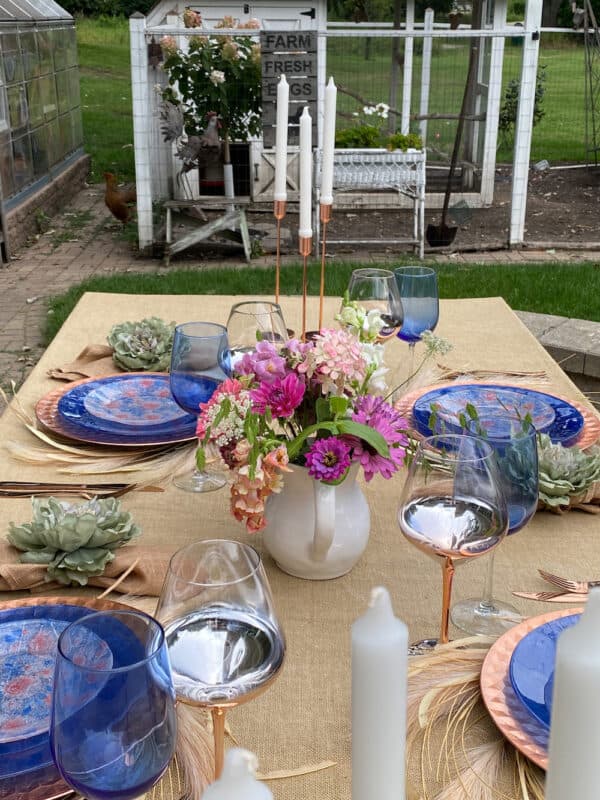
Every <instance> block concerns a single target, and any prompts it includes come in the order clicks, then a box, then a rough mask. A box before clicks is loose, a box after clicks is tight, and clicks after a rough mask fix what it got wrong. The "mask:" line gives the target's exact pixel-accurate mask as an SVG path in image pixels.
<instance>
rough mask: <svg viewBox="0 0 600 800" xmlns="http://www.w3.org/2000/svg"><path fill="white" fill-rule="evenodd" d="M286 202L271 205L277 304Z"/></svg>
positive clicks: (280, 201)
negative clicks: (273, 223) (282, 225)
mask: <svg viewBox="0 0 600 800" xmlns="http://www.w3.org/2000/svg"><path fill="white" fill-rule="evenodd" d="M286 207H287V202H286V201H285V200H275V201H274V203H273V216H274V217H275V219H276V220H277V246H276V248H277V249H276V254H275V302H276V303H279V278H280V273H281V220H282V219H284V217H285V214H286Z"/></svg>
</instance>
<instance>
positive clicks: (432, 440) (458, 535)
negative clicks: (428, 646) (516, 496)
mask: <svg viewBox="0 0 600 800" xmlns="http://www.w3.org/2000/svg"><path fill="white" fill-rule="evenodd" d="M398 524H399V526H400V530H401V531H402V533H403V534H404V536H405V537H406V538H407V539H408V541H409V542H411V543H412V544H414V545H415V546H416V547H418V548H419V550H422V551H423V552H424V553H426V554H427V555H429V556H432V557H433V558H435V559H439V560H441V564H442V578H443V583H442V617H441V625H440V637H439V642H440V643H442V644H443V643H446V642H447V641H448V620H449V611H450V599H451V594H452V579H453V577H454V569H455V564H456V563H457V562H460V561H462V560H464V559H468V558H476V557H479V556H482V555H484V554H485V553H488V552H489V551H490V550H493V548H494V547H497V545H498V544H500V542H501V541H502V538H503V537H504V536H505V534H506V530H507V526H508V515H507V509H506V502H505V500H504V495H503V493H502V488H501V484H500V476H499V475H498V468H497V465H496V458H495V455H494V450H493V448H492V446H491V445H490V444H489V443H488V442H486V441H484V440H483V439H480V438H478V437H475V436H469V435H466V434H444V435H439V436H430V437H428V438H426V439H423V440H422V441H421V442H419V444H418V446H417V449H416V452H415V455H414V457H413V459H412V461H411V464H410V467H409V470H408V476H407V479H406V483H405V484H404V489H403V491H402V496H401V500H400V507H399V510H398ZM428 641H429V642H431V641H433V640H428Z"/></svg>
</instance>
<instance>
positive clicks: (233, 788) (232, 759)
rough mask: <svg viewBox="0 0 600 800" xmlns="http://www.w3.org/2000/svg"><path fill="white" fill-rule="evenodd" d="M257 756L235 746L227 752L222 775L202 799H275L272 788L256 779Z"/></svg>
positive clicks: (205, 791) (206, 790)
mask: <svg viewBox="0 0 600 800" xmlns="http://www.w3.org/2000/svg"><path fill="white" fill-rule="evenodd" d="M257 766H258V762H257V759H256V756H255V755H254V754H253V753H251V752H250V751H249V750H243V749H242V748H241V747H233V748H232V749H231V750H228V751H227V752H226V753H225V761H224V763H223V771H222V773H221V777H220V778H219V779H218V780H216V781H215V782H214V783H211V785H210V786H207V787H206V789H205V790H204V792H203V794H202V800H242V798H243V800H273V795H272V793H271V790H270V789H268V788H267V787H266V786H265V784H264V783H261V782H260V781H258V780H256V777H255V773H256V769H257Z"/></svg>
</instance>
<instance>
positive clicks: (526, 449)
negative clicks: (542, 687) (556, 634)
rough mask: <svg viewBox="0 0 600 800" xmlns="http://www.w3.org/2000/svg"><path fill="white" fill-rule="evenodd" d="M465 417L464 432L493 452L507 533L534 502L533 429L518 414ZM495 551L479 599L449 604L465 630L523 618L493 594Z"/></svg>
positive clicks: (490, 631)
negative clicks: (505, 516)
mask: <svg viewBox="0 0 600 800" xmlns="http://www.w3.org/2000/svg"><path fill="white" fill-rule="evenodd" d="M477 412H478V414H477V419H471V420H468V421H467V427H466V429H465V430H466V432H467V433H468V434H471V435H474V436H481V437H482V438H485V440H486V441H487V442H488V443H489V444H490V445H491V447H492V448H493V449H494V452H495V453H496V460H497V462H498V471H499V474H500V483H501V486H502V490H503V492H504V496H505V499H506V504H507V507H508V533H509V534H513V533H516V532H517V531H520V530H521V529H522V528H523V527H524V526H525V525H526V524H527V523H528V522H529V520H530V519H531V517H532V516H533V515H534V514H535V512H536V509H537V504H538V453H537V433H536V430H535V428H534V427H533V425H532V424H531V423H530V422H528V421H527V420H525V419H523V418H522V417H519V416H516V415H511V414H509V413H502V412H500V413H499V412H498V408H497V407H496V408H495V409H494V410H493V411H491V410H490V411H489V412H488V411H485V410H484V409H481V408H479V409H478V410H477ZM493 576H494V552H492V554H491V557H490V559H489V560H488V567H487V573H486V580H485V589H484V595H483V598H478V599H470V600H464V601H462V602H460V603H457V604H456V605H454V606H453V607H452V610H451V612H450V617H451V619H452V622H453V623H454V624H455V625H456V626H457V627H458V628H461V630H463V631H466V632H467V633H473V634H482V635H484V636H498V635H500V634H501V633H504V631H506V630H508V629H509V628H511V627H512V626H513V625H516V624H517V623H518V622H521V621H522V619H523V618H522V616H521V615H520V614H519V612H518V611H517V609H516V608H515V607H514V606H512V605H510V604H509V603H505V602H500V601H498V600H496V599H494V594H493Z"/></svg>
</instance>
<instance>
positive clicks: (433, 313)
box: [394, 267, 440, 380]
mask: <svg viewBox="0 0 600 800" xmlns="http://www.w3.org/2000/svg"><path fill="white" fill-rule="evenodd" d="M394 275H395V277H396V283H397V284H398V291H399V293H400V300H401V301H402V308H403V310H404V319H403V321H402V327H401V328H400V330H399V331H398V338H399V339H402V340H403V341H405V342H408V348H409V350H408V352H409V366H408V378H409V380H410V378H412V376H413V373H414V369H415V345H416V343H417V342H419V341H420V340H421V336H422V335H423V333H424V332H425V331H427V330H429V331H432V330H434V329H435V326H436V325H437V323H438V319H439V315H440V304H439V295H438V283H437V274H436V272H435V270H433V269H431V268H430V267H398V268H397V269H395V270H394Z"/></svg>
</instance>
